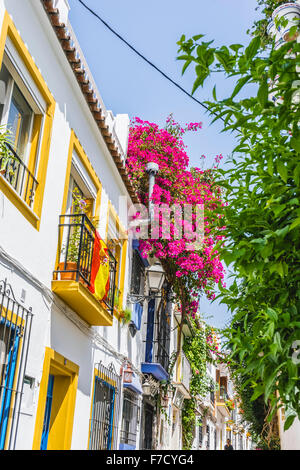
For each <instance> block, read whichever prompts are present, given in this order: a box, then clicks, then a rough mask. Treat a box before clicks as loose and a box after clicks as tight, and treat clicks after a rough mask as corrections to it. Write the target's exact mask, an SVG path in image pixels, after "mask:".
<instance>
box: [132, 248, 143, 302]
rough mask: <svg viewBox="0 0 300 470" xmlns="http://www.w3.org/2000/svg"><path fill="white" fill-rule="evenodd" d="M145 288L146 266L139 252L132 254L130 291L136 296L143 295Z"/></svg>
mask: <svg viewBox="0 0 300 470" xmlns="http://www.w3.org/2000/svg"><path fill="white" fill-rule="evenodd" d="M144 286H145V266H144V263H143V261H142V260H141V257H140V255H139V253H138V251H137V250H133V254H132V271H131V285H130V291H131V294H134V295H143V294H144Z"/></svg>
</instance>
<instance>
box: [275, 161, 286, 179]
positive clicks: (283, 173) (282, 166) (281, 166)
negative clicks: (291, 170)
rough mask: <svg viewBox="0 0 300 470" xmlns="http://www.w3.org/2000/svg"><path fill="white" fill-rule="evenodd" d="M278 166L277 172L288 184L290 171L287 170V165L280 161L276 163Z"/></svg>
mask: <svg viewBox="0 0 300 470" xmlns="http://www.w3.org/2000/svg"><path fill="white" fill-rule="evenodd" d="M276 166H277V171H278V173H279V175H280V177H281V179H282V180H283V181H284V182H285V183H286V182H287V179H288V170H287V167H286V166H285V164H284V163H283V162H282V161H281V160H279V161H278V162H277V163H276Z"/></svg>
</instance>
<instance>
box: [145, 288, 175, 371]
mask: <svg viewBox="0 0 300 470" xmlns="http://www.w3.org/2000/svg"><path fill="white" fill-rule="evenodd" d="M165 297H166V293H165V291H163V297H162V299H161V301H160V304H159V306H158V308H156V309H155V305H154V302H155V301H154V300H151V301H150V302H153V305H152V306H151V308H153V309H155V312H154V314H153V315H152V314H151V315H150V314H149V310H148V319H147V337H146V358H145V359H146V362H153V363H158V364H160V365H161V366H162V367H163V368H164V369H165V371H168V369H169V360H170V334H171V315H170V308H169V307H170V303H169V302H168V301H167V300H166V298H165ZM150 302H149V305H150Z"/></svg>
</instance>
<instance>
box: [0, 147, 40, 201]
mask: <svg viewBox="0 0 300 470" xmlns="http://www.w3.org/2000/svg"><path fill="white" fill-rule="evenodd" d="M5 146H6V151H5V152H2V153H1V152H0V175H1V176H2V177H3V178H4V179H5V180H6V181H7V182H8V183H9V184H10V186H12V188H13V189H14V190H15V191H16V192H17V193H18V195H19V196H20V197H21V198H22V200H23V201H24V202H26V204H27V205H28V206H29V207H32V206H33V202H34V196H35V192H36V189H37V186H38V181H37V180H36V178H35V177H34V175H33V174H32V173H31V171H30V170H29V169H28V168H27V166H26V165H25V164H24V162H23V161H22V160H21V158H20V157H19V156H18V154H17V153H16V151H15V150H14V149H13V148H12V146H11V145H10V144H8V143H5Z"/></svg>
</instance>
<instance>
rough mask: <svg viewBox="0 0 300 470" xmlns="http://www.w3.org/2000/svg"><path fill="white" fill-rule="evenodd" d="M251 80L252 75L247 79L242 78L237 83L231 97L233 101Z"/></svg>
mask: <svg viewBox="0 0 300 470" xmlns="http://www.w3.org/2000/svg"><path fill="white" fill-rule="evenodd" d="M250 78H251V75H247V76H246V77H242V78H240V79H239V81H238V82H237V84H236V87H235V89H234V90H233V93H232V95H231V97H230V98H231V99H233V98H234V97H235V96H236V95H237V94H238V93H239V91H240V90H241V89H242V88H243V86H244V85H245V84H246V83H247V82H248V81H249V80H250Z"/></svg>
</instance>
